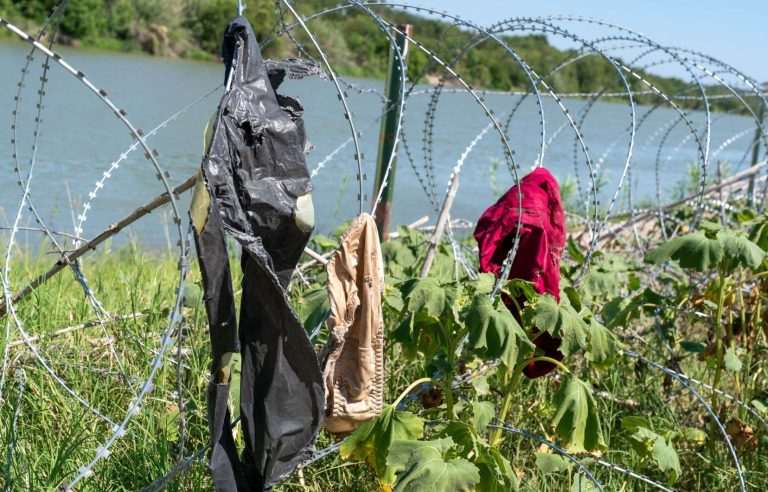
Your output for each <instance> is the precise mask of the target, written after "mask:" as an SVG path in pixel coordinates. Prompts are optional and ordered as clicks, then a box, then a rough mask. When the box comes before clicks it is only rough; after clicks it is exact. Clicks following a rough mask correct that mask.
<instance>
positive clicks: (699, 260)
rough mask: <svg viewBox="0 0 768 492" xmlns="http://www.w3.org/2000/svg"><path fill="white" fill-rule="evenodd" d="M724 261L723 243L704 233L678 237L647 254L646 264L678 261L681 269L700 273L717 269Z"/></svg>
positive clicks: (698, 232)
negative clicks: (689, 269) (691, 269)
mask: <svg viewBox="0 0 768 492" xmlns="http://www.w3.org/2000/svg"><path fill="white" fill-rule="evenodd" d="M722 259H723V245H722V243H721V242H720V241H718V240H717V239H710V238H709V237H708V236H707V234H706V233H705V232H704V231H697V232H693V233H691V234H686V235H684V236H678V237H676V238H674V239H671V240H670V241H669V242H667V243H666V244H663V245H661V246H659V247H658V248H656V249H653V250H651V251H649V252H648V253H646V254H645V262H646V263H652V264H654V265H660V264H662V263H664V262H665V261H667V260H678V261H679V262H680V266H681V267H683V268H693V269H695V270H696V271H699V272H704V271H708V270H712V269H714V268H717V266H718V265H719V264H720V262H721V261H722Z"/></svg>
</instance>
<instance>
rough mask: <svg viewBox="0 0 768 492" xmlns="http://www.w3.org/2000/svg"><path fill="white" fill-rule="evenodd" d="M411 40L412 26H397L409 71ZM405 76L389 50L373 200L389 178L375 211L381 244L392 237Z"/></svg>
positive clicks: (402, 52)
mask: <svg viewBox="0 0 768 492" xmlns="http://www.w3.org/2000/svg"><path fill="white" fill-rule="evenodd" d="M398 31H399V32H398ZM406 36H407V37H406ZM411 36H413V25H411V24H400V25H398V26H397V31H395V33H394V37H395V42H396V43H397V47H398V48H399V49H400V53H401V55H402V58H403V64H404V65H405V67H406V69H407V67H408V64H407V63H406V61H407V55H408V37H411ZM405 75H406V74H404V73H400V64H399V63H398V59H397V50H396V49H395V47H394V46H392V47H390V50H389V66H388V68H387V80H386V83H385V87H384V94H385V95H386V97H387V102H386V106H385V110H388V111H387V112H386V114H385V116H384V118H382V120H381V131H380V132H379V153H378V156H377V159H376V181H375V183H374V186H373V200H374V203H375V200H376V198H377V195H378V193H379V189H381V185H382V183H384V180H385V177H386V185H385V186H384V190H383V191H382V193H381V200H380V201H379V203H378V205H376V210H374V217H375V220H376V228H377V229H378V230H379V237H380V238H381V240H382V241H386V240H387V238H388V237H389V227H390V219H391V215H392V197H393V196H394V192H395V170H396V167H397V166H396V164H397V156H394V155H393V154H394V152H395V140H396V139H397V123H398V121H400V103H401V100H400V92H401V90H402V88H403V85H404V84H405ZM390 160H391V161H392V166H391V167H390V169H389V175H387V165H388V164H389V162H390Z"/></svg>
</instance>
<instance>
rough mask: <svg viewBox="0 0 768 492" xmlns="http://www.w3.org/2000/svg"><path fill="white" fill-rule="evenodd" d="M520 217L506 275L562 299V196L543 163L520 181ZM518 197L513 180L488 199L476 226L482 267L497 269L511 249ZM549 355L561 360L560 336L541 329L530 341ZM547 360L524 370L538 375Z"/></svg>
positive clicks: (544, 371)
mask: <svg viewBox="0 0 768 492" xmlns="http://www.w3.org/2000/svg"><path fill="white" fill-rule="evenodd" d="M519 191H520V192H521V193H522V211H523V214H522V220H521V223H520V246H519V248H518V250H517V254H516V255H515V259H514V260H513V261H512V268H511V269H510V272H509V278H519V279H523V280H528V281H531V282H533V284H534V286H535V288H536V291H537V292H539V294H542V293H544V292H547V293H549V294H552V295H553V296H555V297H556V298H557V300H558V302H559V301H560V255H561V254H562V251H563V248H564V247H565V215H564V214H563V204H562V201H561V199H560V187H559V186H558V184H557V181H556V180H555V178H554V177H553V176H552V174H550V172H549V171H547V170H546V169H544V168H537V169H536V170H534V171H532V172H531V173H530V174H528V175H527V176H525V177H524V178H523V179H522V180H521V181H520V189H519ZM519 212H520V201H519V196H518V187H517V185H515V186H513V187H512V188H511V189H510V190H509V191H507V192H506V193H505V194H504V196H502V197H501V198H500V199H499V201H497V202H496V203H495V204H493V205H491V206H490V207H489V208H488V209H487V210H486V211H485V212H483V215H482V216H481V217H480V219H479V220H478V221H477V227H476V228H475V233H474V236H475V239H476V240H477V244H478V248H479V250H480V271H482V272H491V273H493V274H494V275H496V276H497V277H498V276H499V275H501V268H502V264H503V263H504V260H505V259H506V257H507V254H508V253H509V250H510V249H512V245H513V244H514V242H515V236H516V231H517V226H518V220H520V219H519V216H520V214H519ZM504 304H506V306H507V308H508V309H509V310H510V311H511V312H512V314H514V315H515V317H516V318H517V319H518V321H519V320H520V313H518V312H517V308H516V307H515V305H514V303H513V302H512V300H511V299H507V298H505V299H504ZM534 343H535V344H536V346H537V347H538V348H539V349H540V350H542V351H543V352H544V354H545V355H546V356H547V357H552V358H553V359H556V360H562V359H563V354H561V353H560V352H559V351H558V350H557V349H558V347H559V346H560V339H559V338H556V337H552V336H551V335H549V334H548V333H542V334H541V335H539V336H538V338H536V341H535V342H534ZM554 368H555V366H554V364H552V363H549V362H532V363H531V364H529V365H528V367H526V368H525V370H524V371H523V372H524V374H525V375H526V376H528V377H529V378H537V377H539V376H543V375H545V374H547V373H548V372H550V371H552V369H554Z"/></svg>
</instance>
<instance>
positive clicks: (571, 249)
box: [566, 236, 586, 265]
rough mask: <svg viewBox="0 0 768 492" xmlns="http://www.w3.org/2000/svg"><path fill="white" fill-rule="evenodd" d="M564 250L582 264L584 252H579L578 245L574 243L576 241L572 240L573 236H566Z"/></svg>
mask: <svg viewBox="0 0 768 492" xmlns="http://www.w3.org/2000/svg"><path fill="white" fill-rule="evenodd" d="M566 250H567V251H568V256H569V257H570V258H571V259H572V260H573V261H575V262H576V263H577V264H578V265H583V264H584V262H585V261H586V258H585V257H584V253H582V252H581V248H579V245H578V244H576V241H574V240H573V236H568V242H567V243H566Z"/></svg>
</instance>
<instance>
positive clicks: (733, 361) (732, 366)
mask: <svg viewBox="0 0 768 492" xmlns="http://www.w3.org/2000/svg"><path fill="white" fill-rule="evenodd" d="M723 363H724V364H725V368H726V369H727V370H728V371H730V372H739V371H741V367H742V363H741V359H739V356H738V355H736V351H735V350H733V347H728V350H726V351H725V358H724V359H723Z"/></svg>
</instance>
